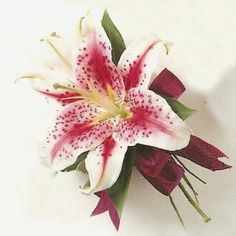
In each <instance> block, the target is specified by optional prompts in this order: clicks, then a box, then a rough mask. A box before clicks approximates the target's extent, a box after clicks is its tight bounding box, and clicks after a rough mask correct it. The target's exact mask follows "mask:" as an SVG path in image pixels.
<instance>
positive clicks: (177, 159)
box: [173, 155, 206, 184]
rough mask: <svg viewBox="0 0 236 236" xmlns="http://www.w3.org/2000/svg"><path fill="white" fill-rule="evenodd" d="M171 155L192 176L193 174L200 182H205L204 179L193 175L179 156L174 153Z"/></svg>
mask: <svg viewBox="0 0 236 236" xmlns="http://www.w3.org/2000/svg"><path fill="white" fill-rule="evenodd" d="M173 157H174V158H175V159H176V161H177V162H178V163H179V164H180V165H181V166H182V167H183V168H184V169H185V170H186V171H187V172H188V173H189V174H190V175H192V176H194V177H195V178H196V179H198V180H199V181H200V182H202V183H203V184H206V181H204V180H202V179H201V178H200V177H198V176H197V175H195V174H194V173H193V172H192V171H190V170H189V169H188V168H187V167H186V166H185V165H184V163H183V162H182V161H180V160H179V158H178V157H177V156H176V155H173Z"/></svg>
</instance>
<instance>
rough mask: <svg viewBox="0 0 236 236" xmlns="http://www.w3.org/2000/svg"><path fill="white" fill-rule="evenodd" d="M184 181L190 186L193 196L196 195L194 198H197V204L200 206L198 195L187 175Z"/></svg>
mask: <svg viewBox="0 0 236 236" xmlns="http://www.w3.org/2000/svg"><path fill="white" fill-rule="evenodd" d="M183 180H184V182H185V183H186V184H187V185H188V187H189V188H190V189H191V190H192V192H193V195H194V198H195V201H196V203H197V204H198V205H199V200H198V197H197V195H198V193H197V192H196V191H195V189H194V187H193V185H192V184H191V182H190V181H189V180H188V178H187V176H186V175H184V176H183Z"/></svg>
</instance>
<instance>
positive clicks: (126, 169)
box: [108, 148, 134, 217]
mask: <svg viewBox="0 0 236 236" xmlns="http://www.w3.org/2000/svg"><path fill="white" fill-rule="evenodd" d="M133 160H134V155H133V148H129V149H128V151H127V152H126V154H125V159H124V162H123V167H122V170H121V173H120V175H119V178H118V179H117V181H116V182H115V184H114V185H113V186H112V187H111V188H109V189H108V194H109V196H110V198H111V200H112V201H113V203H114V205H115V207H116V210H117V212H118V214H119V216H120V217H121V213H122V209H123V206H124V203H125V199H126V196H127V192H128V188H129V184H130V179H131V174H132V169H133Z"/></svg>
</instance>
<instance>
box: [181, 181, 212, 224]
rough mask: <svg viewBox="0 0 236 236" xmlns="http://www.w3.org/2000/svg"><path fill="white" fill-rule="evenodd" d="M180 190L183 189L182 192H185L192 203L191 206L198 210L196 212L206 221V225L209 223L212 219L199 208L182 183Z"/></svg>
mask: <svg viewBox="0 0 236 236" xmlns="http://www.w3.org/2000/svg"><path fill="white" fill-rule="evenodd" d="M179 188H180V189H181V191H182V192H183V194H184V195H185V197H186V198H187V199H188V201H189V202H190V204H191V205H192V206H193V207H194V208H195V209H196V211H197V212H198V213H199V214H200V215H201V217H202V218H203V219H204V222H205V223H208V222H209V221H210V220H211V218H210V217H208V216H207V215H206V214H205V212H204V211H203V210H202V209H201V208H200V207H199V205H198V204H197V203H196V202H195V201H194V200H193V199H192V197H191V196H190V194H189V193H188V192H187V190H186V189H185V187H184V186H183V184H182V183H179Z"/></svg>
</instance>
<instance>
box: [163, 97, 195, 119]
mask: <svg viewBox="0 0 236 236" xmlns="http://www.w3.org/2000/svg"><path fill="white" fill-rule="evenodd" d="M164 98H165V99H166V101H167V102H168V104H169V105H170V107H171V108H172V110H173V111H174V112H175V113H176V114H177V115H178V116H179V117H180V118H181V119H182V120H186V119H187V118H188V117H190V116H191V115H193V114H194V113H196V110H194V109H191V108H189V107H186V106H185V105H184V104H182V103H181V102H179V101H177V100H175V99H173V98H170V97H164Z"/></svg>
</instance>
